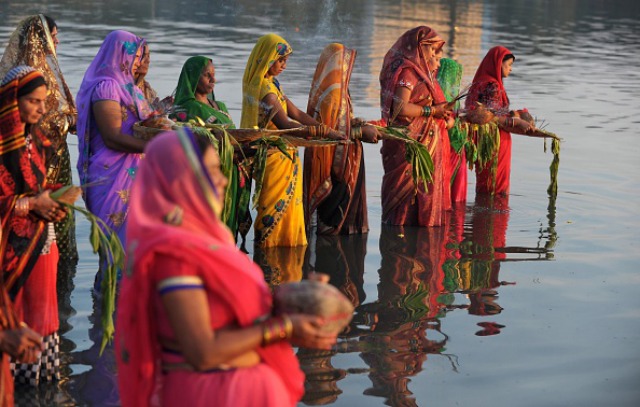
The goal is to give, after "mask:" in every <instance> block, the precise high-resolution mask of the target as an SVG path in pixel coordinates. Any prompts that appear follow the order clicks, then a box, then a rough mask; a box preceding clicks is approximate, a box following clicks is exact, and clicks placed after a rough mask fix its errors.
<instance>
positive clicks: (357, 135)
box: [351, 126, 362, 140]
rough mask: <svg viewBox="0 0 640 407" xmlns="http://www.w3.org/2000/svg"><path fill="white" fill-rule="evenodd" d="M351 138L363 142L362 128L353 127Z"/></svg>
mask: <svg viewBox="0 0 640 407" xmlns="http://www.w3.org/2000/svg"><path fill="white" fill-rule="evenodd" d="M351 138H352V139H354V140H362V127H360V126H358V127H352V128H351Z"/></svg>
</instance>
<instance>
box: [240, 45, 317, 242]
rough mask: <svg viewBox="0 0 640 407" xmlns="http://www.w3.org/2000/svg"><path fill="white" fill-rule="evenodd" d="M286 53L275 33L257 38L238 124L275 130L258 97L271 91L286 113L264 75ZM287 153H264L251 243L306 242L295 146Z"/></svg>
mask: <svg viewBox="0 0 640 407" xmlns="http://www.w3.org/2000/svg"><path fill="white" fill-rule="evenodd" d="M290 53H291V47H290V46H289V44H288V43H287V42H286V41H285V40H284V38H282V37H280V36H278V35H276V34H267V35H264V36H262V37H260V39H259V40H258V42H257V43H256V45H255V46H254V47H253V50H252V51H251V55H250V56H249V60H248V61H247V66H246V68H245V71H244V76H243V78H242V92H243V98H242V119H241V125H240V127H242V128H257V127H260V128H265V127H266V128H268V129H276V126H275V124H273V122H272V121H270V120H269V121H268V122H267V120H268V118H267V117H266V110H265V109H264V106H262V100H263V99H264V97H265V96H267V95H268V94H270V93H273V94H275V95H276V97H277V98H278V101H279V103H280V106H278V108H280V109H284V111H285V112H286V111H287V99H286V97H285V95H284V93H283V92H282V91H281V89H280V84H279V82H278V81H277V80H276V78H274V77H269V78H265V75H266V74H267V72H268V71H269V68H270V67H271V65H272V64H273V63H274V62H275V61H276V60H277V59H278V58H280V57H283V56H286V55H289V54H290ZM287 153H288V154H289V156H290V157H287V156H286V155H285V154H283V153H282V152H281V151H280V150H279V149H276V148H273V149H270V150H269V152H268V154H267V160H266V167H265V171H264V178H263V181H262V189H261V192H260V196H259V198H258V208H257V212H258V213H257V218H256V222H255V242H256V244H257V245H259V246H262V247H275V246H289V247H293V246H306V245H307V236H306V232H305V226H304V210H303V206H302V168H301V165H300V158H299V157H298V150H297V149H296V148H293V147H289V148H287Z"/></svg>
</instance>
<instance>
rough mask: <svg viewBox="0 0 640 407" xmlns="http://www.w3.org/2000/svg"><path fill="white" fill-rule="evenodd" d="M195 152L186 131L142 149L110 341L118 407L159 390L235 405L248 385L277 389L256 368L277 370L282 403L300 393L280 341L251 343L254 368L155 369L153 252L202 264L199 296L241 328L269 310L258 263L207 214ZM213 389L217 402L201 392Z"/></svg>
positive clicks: (152, 400) (209, 189) (210, 190)
mask: <svg viewBox="0 0 640 407" xmlns="http://www.w3.org/2000/svg"><path fill="white" fill-rule="evenodd" d="M196 151H197V147H194V141H193V135H191V134H190V133H189V132H188V131H186V130H182V131H181V132H179V133H175V132H169V133H165V134H163V135H160V136H158V137H156V138H155V139H154V140H153V141H152V142H151V143H150V144H149V145H148V146H147V148H146V150H145V153H146V158H145V160H144V161H143V162H142V164H141V165H140V168H139V171H138V174H137V177H136V182H135V184H134V186H133V189H132V193H131V203H130V205H131V206H130V218H129V223H128V226H127V246H128V247H127V253H128V256H129V258H128V267H127V271H126V273H125V276H124V278H123V280H122V283H121V284H122V285H121V292H120V297H119V301H118V311H117V312H118V316H117V325H116V339H115V341H116V343H115V346H116V357H117V361H118V380H119V384H120V395H121V399H122V405H123V406H136V407H142V406H149V405H162V404H163V401H162V400H159V399H160V393H159V390H160V389H161V388H163V387H164V389H163V391H162V397H164V399H165V400H167V401H166V402H167V403H168V402H169V400H176V399H180V400H182V402H183V404H184V405H220V404H221V403H220V402H219V401H216V400H225V405H234V406H236V405H243V404H246V400H247V395H251V394H252V392H254V393H253V394H254V396H255V392H256V391H260V390H263V391H267V390H270V391H272V392H273V391H276V390H275V389H266V390H265V389H264V388H259V387H258V388H256V386H255V383H256V382H257V381H258V379H260V377H259V376H260V375H270V376H271V377H270V378H268V380H273V377H274V376H275V377H277V379H279V381H280V382H281V385H280V386H279V388H280V389H286V390H284V391H283V393H284V394H282V392H281V394H279V395H277V397H279V398H280V399H281V400H286V402H285V403H283V404H284V405H295V404H296V402H297V401H298V400H299V399H300V398H301V396H302V394H303V391H304V389H303V382H304V375H303V374H302V372H301V371H300V369H299V365H298V361H297V359H296V356H295V354H294V353H293V350H292V348H291V346H290V345H289V344H288V343H286V342H281V343H278V344H275V345H272V346H268V347H264V348H263V347H260V348H258V349H256V351H257V352H258V353H259V355H260V357H261V360H262V363H261V364H259V365H257V366H256V367H254V368H238V369H232V370H228V371H217V372H209V373H198V372H192V371H186V370H185V371H180V372H177V374H173V373H171V374H164V375H163V374H161V363H160V360H161V357H162V354H161V353H162V352H161V351H162V350H161V347H160V344H159V342H158V336H157V335H158V324H159V323H158V316H157V315H155V314H154V313H153V312H152V310H153V306H152V305H153V301H154V298H156V297H154V296H156V295H157V290H156V287H155V286H154V285H153V284H152V281H154V280H156V275H155V273H156V272H157V270H156V268H158V267H157V266H159V264H158V259H159V258H162V257H165V258H166V257H167V256H169V257H171V258H173V259H175V260H177V261H179V262H181V263H183V264H189V265H192V266H193V268H194V270H196V269H199V270H202V269H204V270H206V271H205V272H202V273H198V275H197V276H198V277H199V278H200V279H201V280H202V283H203V286H204V290H205V291H206V293H207V296H208V297H213V298H215V299H216V301H217V302H218V303H220V302H224V303H225V304H226V305H227V306H226V307H225V308H224V309H226V310H228V312H229V313H230V314H231V315H228V318H230V319H232V320H233V321H234V323H235V325H237V326H239V327H246V326H249V325H251V324H253V323H254V322H255V321H256V319H258V318H260V317H263V316H265V315H268V314H270V312H271V295H270V293H269V290H268V287H267V285H266V283H265V281H264V277H263V274H262V272H261V270H260V269H259V268H258V267H257V266H256V265H255V264H254V263H252V262H251V261H250V260H249V259H248V257H247V256H246V255H245V254H244V253H242V252H240V251H239V250H238V249H237V248H236V246H235V243H234V240H233V236H232V235H231V232H230V231H229V229H227V227H226V226H225V225H224V224H223V223H222V222H221V221H220V220H219V218H218V217H217V216H216V215H215V213H216V211H215V209H214V206H215V205H213V204H212V203H213V201H215V200H214V199H211V198H212V197H213V195H215V194H216V193H217V192H216V191H215V189H214V187H213V184H212V183H211V180H210V179H209V177H208V174H207V172H206V171H204V170H203V168H204V167H203V166H202V162H201V158H200V157H199V154H198V153H196ZM167 162H171V163H172V165H171V166H167V165H166V163H167ZM176 169H180V170H176ZM202 265H208V267H202ZM198 266H200V267H198ZM220 310H221V308H216V311H217V312H220ZM268 380H266V381H268ZM262 382H265V380H262ZM230 383H231V384H230ZM212 394H214V395H215V399H211V398H209V399H207V398H206V397H204V396H205V395H209V396H210V395H212ZM267 396H270V397H269V398H270V399H273V395H267V394H265V398H266V397H267Z"/></svg>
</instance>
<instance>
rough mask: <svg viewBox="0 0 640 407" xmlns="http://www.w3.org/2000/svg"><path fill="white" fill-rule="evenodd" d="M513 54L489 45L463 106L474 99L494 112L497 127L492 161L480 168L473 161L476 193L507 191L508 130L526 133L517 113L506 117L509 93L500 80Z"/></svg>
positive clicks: (526, 126) (473, 103) (471, 105)
mask: <svg viewBox="0 0 640 407" xmlns="http://www.w3.org/2000/svg"><path fill="white" fill-rule="evenodd" d="M515 59H516V58H515V57H514V56H513V54H512V53H511V51H509V50H508V49H507V48H505V47H503V46H500V45H498V46H497V47H493V48H491V49H490V50H489V51H488V52H487V55H485V57H484V59H483V60H482V62H481V63H480V66H479V67H478V70H477V71H476V75H475V76H474V77H473V83H472V84H471V88H470V89H469V95H468V96H467V100H466V102H465V108H466V109H475V108H476V106H477V103H482V104H483V105H484V106H485V107H487V108H488V109H490V110H491V111H493V112H494V113H495V114H496V117H497V120H498V127H499V128H500V148H499V150H498V154H497V157H496V160H497V161H498V162H497V165H495V167H496V168H495V169H494V168H493V167H494V164H496V163H487V164H486V165H485V166H484V167H483V168H480V167H479V166H478V165H476V194H491V195H493V194H499V195H509V186H510V185H509V175H510V174H511V133H509V131H508V130H505V128H506V129H513V130H516V131H518V132H521V133H523V134H524V133H526V132H527V131H528V130H530V129H531V124H530V123H528V122H527V121H525V120H522V119H520V118H517V117H509V97H508V96H507V91H506V90H505V89H504V85H503V83H502V80H503V79H504V78H506V77H508V76H509V74H510V73H511V67H512V65H513V62H514V61H515Z"/></svg>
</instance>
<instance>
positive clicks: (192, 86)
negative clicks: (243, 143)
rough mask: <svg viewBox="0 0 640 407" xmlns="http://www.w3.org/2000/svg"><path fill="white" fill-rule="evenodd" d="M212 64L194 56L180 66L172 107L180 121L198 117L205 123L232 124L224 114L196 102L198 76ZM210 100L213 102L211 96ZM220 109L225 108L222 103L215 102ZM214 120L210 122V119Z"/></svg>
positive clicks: (204, 58) (208, 60)
mask: <svg viewBox="0 0 640 407" xmlns="http://www.w3.org/2000/svg"><path fill="white" fill-rule="evenodd" d="M210 62H211V63H213V61H212V60H211V58H207V57H203V56H195V57H191V58H189V59H187V61H186V62H185V63H184V65H183V66H182V71H181V72H180V78H179V79H178V86H177V87H176V92H175V94H176V95H175V101H174V103H173V104H174V106H176V117H177V118H178V120H180V121H187V120H189V119H195V117H196V116H197V117H199V118H201V119H202V120H204V121H205V122H213V123H215V124H233V122H232V120H231V117H229V115H228V114H227V113H226V112H223V111H220V110H217V109H214V108H213V107H211V106H208V105H206V104H204V103H202V102H200V101H198V100H196V89H197V88H198V82H199V81H200V76H202V72H203V71H204V70H205V68H206V67H207V65H209V63H210ZM211 99H212V100H215V98H214V97H213V94H212V95H211ZM217 103H218V105H219V106H220V108H221V109H224V110H226V106H224V104H223V103H222V102H217ZM212 117H213V118H214V119H215V120H211V118H212Z"/></svg>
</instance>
